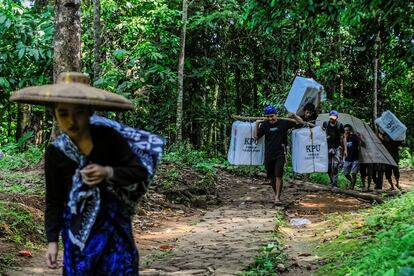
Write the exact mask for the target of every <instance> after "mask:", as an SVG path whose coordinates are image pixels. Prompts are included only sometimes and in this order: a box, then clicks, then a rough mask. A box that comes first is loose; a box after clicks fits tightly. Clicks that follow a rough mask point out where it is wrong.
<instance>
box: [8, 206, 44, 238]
mask: <svg viewBox="0 0 414 276" xmlns="http://www.w3.org/2000/svg"><path fill="white" fill-rule="evenodd" d="M0 237H2V238H5V239H8V240H11V241H13V242H15V243H18V244H22V245H26V246H32V245H39V244H41V243H42V242H44V237H43V223H42V221H41V220H40V218H39V217H37V218H35V217H34V216H33V215H32V214H31V213H30V212H29V210H28V209H27V207H24V206H23V205H20V204H17V203H11V202H5V201H0Z"/></svg>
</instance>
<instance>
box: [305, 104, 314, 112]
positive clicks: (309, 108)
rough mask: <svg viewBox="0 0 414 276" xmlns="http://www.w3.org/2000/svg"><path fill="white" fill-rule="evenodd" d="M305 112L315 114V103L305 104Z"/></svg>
mask: <svg viewBox="0 0 414 276" xmlns="http://www.w3.org/2000/svg"><path fill="white" fill-rule="evenodd" d="M303 110H304V111H310V112H315V111H316V108H315V105H314V104H313V103H307V104H305V106H304V107H303Z"/></svg>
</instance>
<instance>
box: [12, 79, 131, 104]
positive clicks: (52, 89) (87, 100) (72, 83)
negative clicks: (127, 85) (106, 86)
mask: <svg viewBox="0 0 414 276" xmlns="http://www.w3.org/2000/svg"><path fill="white" fill-rule="evenodd" d="M89 83H90V79H89V76H88V75H85V74H82V73H76V72H64V73H61V74H60V75H59V77H58V80H57V82H56V84H52V85H42V86H32V87H26V88H23V89H21V90H18V91H15V92H13V93H12V96H11V97H10V100H11V101H16V102H21V103H28V104H36V105H46V106H52V105H53V104H54V103H73V104H81V105H87V106H90V107H91V108H92V109H95V110H108V111H109V110H113V111H115V110H129V109H133V108H134V106H133V104H132V103H131V102H130V101H129V100H127V99H126V98H125V97H123V96H121V95H117V94H115V93H111V92H107V91H105V90H102V89H98V88H95V87H92V86H90V85H89Z"/></svg>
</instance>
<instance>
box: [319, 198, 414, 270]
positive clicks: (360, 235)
mask: <svg viewBox="0 0 414 276" xmlns="http://www.w3.org/2000/svg"><path fill="white" fill-rule="evenodd" d="M413 206H414V193H413V192H410V193H407V194H404V195H402V196H401V197H400V198H396V199H392V200H390V201H388V202H386V203H385V204H382V205H377V206H375V207H374V208H372V209H371V210H369V211H365V212H363V213H362V217H363V225H362V226H358V227H352V226H351V229H349V230H347V231H346V232H344V233H343V234H342V235H340V236H339V237H338V238H337V239H336V240H334V241H332V242H331V243H329V244H325V245H323V246H322V247H321V249H320V251H321V252H320V253H321V254H323V255H325V254H328V263H327V264H326V265H325V266H323V267H322V268H321V269H320V271H319V274H320V275H345V274H347V275H412V272H413V271H414V255H413V252H414V226H413V225H414V216H413V215H414V207H413ZM361 248H363V249H364V250H361ZM410 273H411V274H410Z"/></svg>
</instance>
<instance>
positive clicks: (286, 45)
mask: <svg viewBox="0 0 414 276" xmlns="http://www.w3.org/2000/svg"><path fill="white" fill-rule="evenodd" d="M22 2H24V4H29V3H30V4H31V5H23V4H21V3H20V1H11V0H2V1H0V34H1V38H2V39H1V40H0V116H1V128H0V144H1V145H5V144H7V143H10V142H16V141H18V139H19V138H21V137H22V136H24V135H26V136H24V137H26V138H28V139H29V140H30V142H31V143H34V142H36V143H37V144H42V143H44V142H45V141H47V138H48V135H49V133H50V128H51V122H50V121H51V120H50V119H49V117H47V116H45V115H44V110H43V109H42V108H41V107H28V106H18V105H16V104H14V103H11V102H9V100H8V99H9V96H10V94H11V93H12V91H14V90H17V89H19V88H23V87H25V86H30V85H41V84H46V83H51V82H52V67H53V60H52V58H53V45H52V44H53V34H54V26H53V16H54V12H53V5H52V3H49V2H48V1H22ZM27 6H28V7H27ZM81 11H82V14H81V16H82V71H83V72H85V73H89V74H90V75H91V77H92V79H93V80H94V85H96V86H98V87H101V88H104V89H107V90H109V91H113V92H115V93H119V94H122V95H124V96H126V97H127V98H129V99H131V100H132V101H133V102H134V103H135V106H136V108H135V110H134V111H131V112H128V113H126V114H122V115H117V116H118V119H120V120H122V121H124V122H127V123H128V124H131V125H134V126H137V127H142V128H145V129H148V130H151V131H155V132H158V133H161V134H163V135H164V136H165V137H167V139H168V141H169V144H170V145H171V144H173V143H174V142H175V141H176V116H177V65H178V55H179V50H180V26H181V1H164V0H148V1H109V0H103V1H101V22H102V30H101V32H102V39H103V41H102V47H101V54H102V63H101V73H100V75H99V76H93V69H92V66H93V61H94V51H93V22H92V18H93V16H92V13H93V5H92V1H81ZM413 14H414V3H413V2H411V1H409V2H406V1H378V0H372V1H342V0H335V1H308V0H306V1H282V0H281V1H257V0H246V1H235V0H226V1H210V0H207V1H191V2H190V3H189V6H188V25H187V32H186V37H187V38H186V45H185V64H184V107H185V110H184V114H183V139H184V140H185V141H188V142H189V143H190V144H191V145H193V146H194V147H195V148H197V149H202V150H205V151H207V152H209V153H212V154H224V153H226V149H227V145H228V141H229V137H228V136H229V131H230V127H231V123H232V121H233V119H232V118H231V115H233V114H242V115H260V114H261V112H262V107H263V105H264V104H265V103H273V104H277V105H279V106H280V107H282V105H283V102H284V100H285V98H286V95H287V93H288V91H289V89H290V86H291V84H292V81H293V79H294V77H295V75H301V76H306V77H312V78H314V79H315V80H317V81H318V82H319V83H321V84H323V85H324V87H325V90H326V92H327V97H328V101H327V102H324V104H323V106H322V112H326V111H327V110H329V109H330V108H336V109H337V110H339V111H340V112H345V113H350V114H353V115H355V116H357V117H359V118H361V119H363V120H365V121H367V122H371V121H372V120H373V117H374V116H373V112H374V111H373V110H375V109H374V106H377V109H376V110H377V113H378V114H376V115H380V114H381V112H382V111H383V110H391V111H392V112H393V113H394V114H396V115H397V116H398V117H399V118H400V120H401V121H402V122H403V123H404V124H406V126H407V127H408V129H409V131H408V139H407V142H406V146H408V147H409V148H410V149H411V151H410V152H412V149H413V147H414V141H413V139H412V136H410V133H411V131H412V129H413V126H414V121H413V120H412V118H411V115H410V113H411V112H412V110H413V107H414V101H413V97H414V96H413V95H414V88H413V86H412V83H413V78H414V73H413V68H414V66H413V64H414V44H413V34H414V24H413V22H414V18H413ZM376 64H377V66H376ZM376 76H377V77H378V86H377V87H376V88H375V87H374V80H375V79H376ZM375 94H377V95H376V96H378V102H376V101H375V98H376V96H374V95H375ZM22 114H26V115H22ZM27 114H29V115H30V116H27ZM110 115H111V116H115V115H114V114H110ZM25 133H26V134H25ZM27 133H28V134H27Z"/></svg>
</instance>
